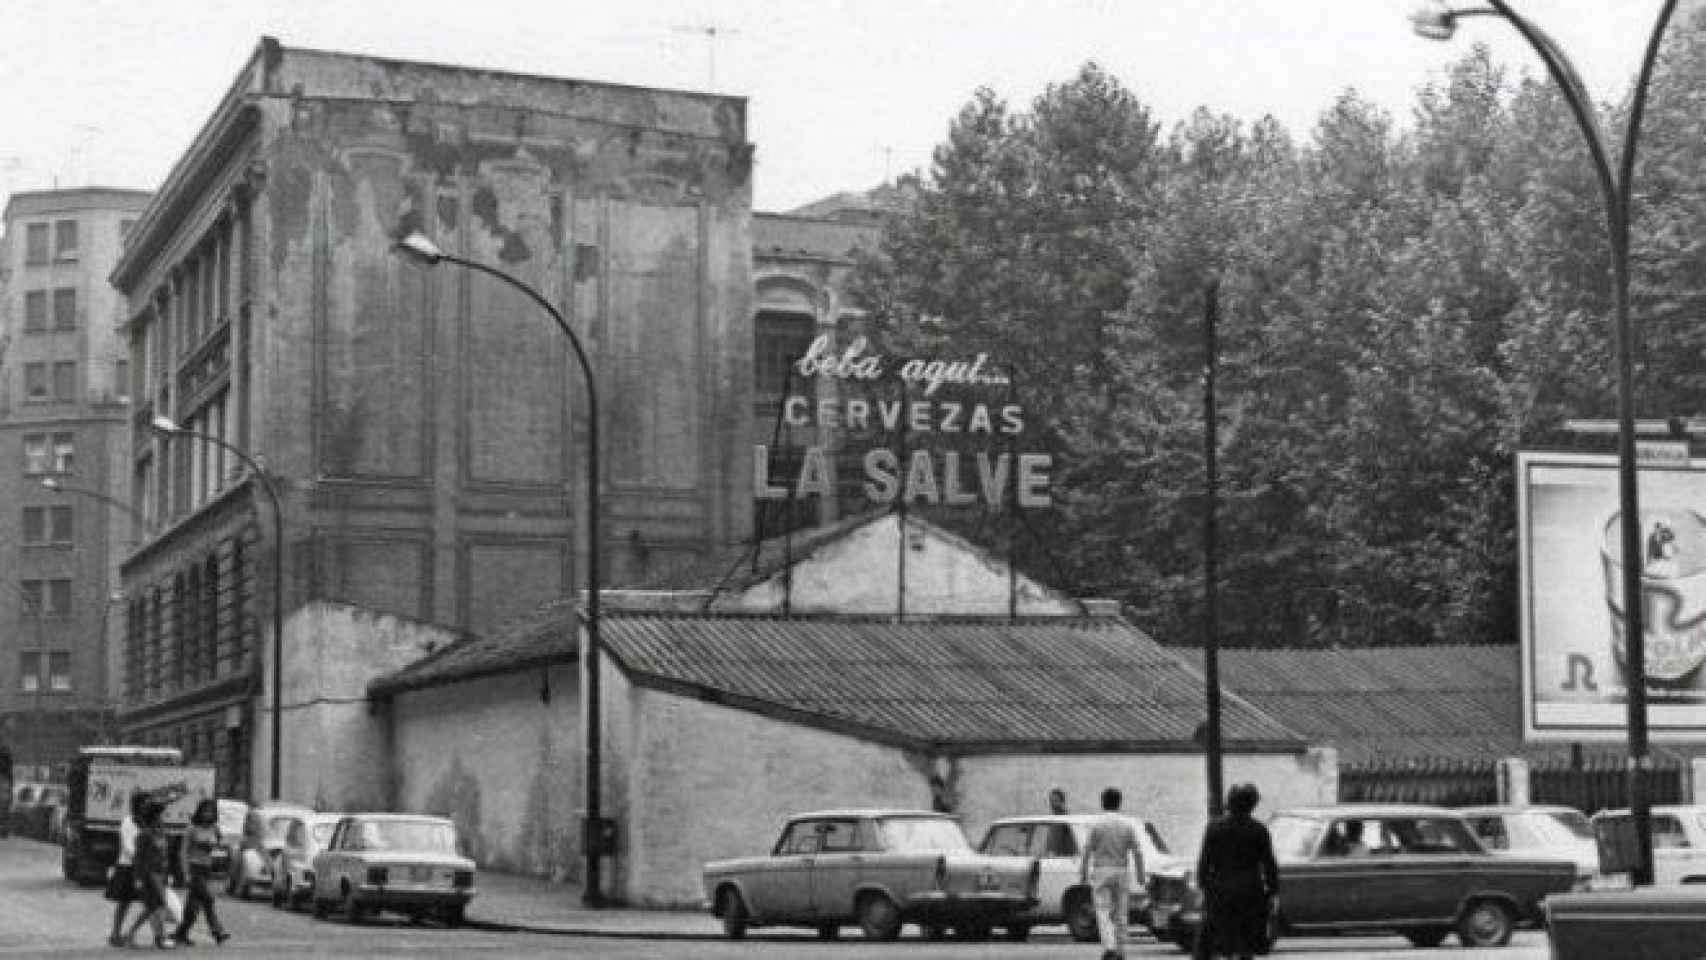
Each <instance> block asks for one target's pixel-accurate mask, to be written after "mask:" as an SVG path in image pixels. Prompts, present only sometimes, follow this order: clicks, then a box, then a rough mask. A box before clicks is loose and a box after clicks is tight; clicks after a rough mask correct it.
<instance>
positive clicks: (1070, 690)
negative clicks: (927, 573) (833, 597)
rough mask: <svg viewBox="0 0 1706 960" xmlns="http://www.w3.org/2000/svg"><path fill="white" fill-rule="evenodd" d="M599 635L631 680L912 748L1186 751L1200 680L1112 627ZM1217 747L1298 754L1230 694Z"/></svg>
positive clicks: (1285, 733) (978, 625)
mask: <svg viewBox="0 0 1706 960" xmlns="http://www.w3.org/2000/svg"><path fill="white" fill-rule="evenodd" d="M601 635H602V638H603V642H604V645H605V647H606V649H607V650H608V652H609V654H610V655H611V656H612V657H613V658H614V659H615V660H616V661H617V662H618V663H619V664H620V665H621V666H622V668H623V669H624V670H625V671H626V672H627V673H628V674H629V675H630V676H631V677H633V678H634V679H635V681H636V682H637V683H640V684H642V685H646V684H650V685H654V686H663V687H666V688H670V689H680V688H683V687H685V688H689V689H690V690H692V691H693V692H695V693H697V694H698V695H700V696H703V697H705V698H706V699H711V700H715V701H717V702H722V703H727V704H731V705H735V706H747V707H750V708H753V709H757V710H760V711H763V710H765V709H766V708H780V709H781V710H783V711H785V712H787V714H788V715H789V716H790V717H792V718H794V719H798V720H801V721H802V722H821V723H824V724H825V725H827V726H830V727H832V728H839V729H844V730H847V731H848V732H852V733H855V734H863V735H877V736H880V737H885V738H890V739H893V740H896V741H901V742H908V743H914V744H918V745H948V744H952V745H956V746H960V747H962V748H964V747H974V748H975V747H977V746H979V745H983V746H985V747H988V748H992V749H993V748H1008V747H1015V746H1020V745H1029V746H1035V747H1042V748H1047V747H1049V746H1057V747H1061V748H1070V746H1071V745H1072V744H1081V745H1089V744H1125V745H1130V746H1133V747H1144V748H1151V749H1154V748H1162V749H1195V747H1194V744H1193V740H1192V737H1193V734H1194V733H1195V731H1196V730H1197V728H1198V725H1199V724H1200V723H1201V722H1202V721H1203V719H1204V706H1203V679H1202V676H1201V674H1200V673H1198V672H1197V671H1196V670H1195V669H1193V668H1192V667H1190V666H1188V665H1186V664H1185V663H1183V662H1182V661H1180V660H1179V658H1177V657H1176V656H1174V655H1173V654H1172V653H1170V652H1169V651H1167V650H1166V649H1164V648H1162V647H1161V646H1160V645H1159V644H1157V643H1155V641H1154V640H1152V639H1150V638H1149V637H1148V636H1146V635H1145V634H1143V633H1142V632H1141V631H1139V630H1138V629H1137V628H1135V627H1133V626H1132V625H1131V624H1129V623H1127V622H1126V621H1124V620H1122V619H1118V618H1113V617H1106V618H1082V619H1081V618H1033V619H1026V620H1020V621H1008V620H1005V619H984V618H954V619H942V620H917V621H900V622H896V621H892V620H888V619H881V618H847V617H797V618H774V617H765V616H739V615H695V614H677V613H669V614H642V613H618V614H615V615H612V616H609V617H607V618H605V620H604V621H603V625H602V629H601ZM1223 719H1224V730H1225V735H1226V740H1227V744H1228V747H1229V748H1230V749H1239V748H1240V747H1242V748H1244V749H1284V750H1291V749H1302V748H1303V747H1304V746H1305V743H1304V742H1303V740H1302V739H1301V738H1299V737H1298V736H1297V735H1296V734H1295V733H1294V732H1293V731H1292V730H1290V729H1288V728H1287V727H1286V726H1285V725H1283V724H1281V723H1279V722H1278V721H1276V720H1275V719H1274V718H1273V717H1272V716H1270V715H1268V714H1266V713H1264V712H1263V711H1261V710H1259V709H1256V708H1254V707H1252V706H1251V705H1250V704H1249V703H1247V702H1245V701H1244V700H1242V699H1240V698H1239V697H1238V696H1236V695H1235V694H1228V695H1227V696H1226V697H1225V701H1224V704H1223Z"/></svg>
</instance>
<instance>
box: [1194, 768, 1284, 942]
mask: <svg viewBox="0 0 1706 960" xmlns="http://www.w3.org/2000/svg"><path fill="white" fill-rule="evenodd" d="M1261 799H1262V795H1261V794H1260V793H1259V792H1257V790H1256V787H1255V785H1254V784H1250V783H1240V784H1237V785H1235V786H1234V787H1233V788H1232V789H1231V790H1229V791H1227V794H1226V815H1225V816H1223V817H1221V818H1220V819H1218V820H1216V821H1214V822H1213V823H1211V824H1209V827H1208V831H1207V832H1206V833H1204V834H1203V841H1202V853H1201V854H1200V855H1199V856H1198V857H1197V882H1198V883H1200V884H1201V885H1202V891H1203V909H1204V916H1203V926H1202V931H1201V932H1200V933H1199V935H1198V937H1197V951H1196V953H1197V957H1198V958H1199V960H1208V958H1213V957H1223V956H1233V957H1237V958H1239V960H1251V958H1253V957H1254V956H1255V955H1256V954H1257V953H1262V952H1266V949H1267V940H1268V915H1269V913H1270V912H1271V911H1272V909H1273V905H1274V898H1275V897H1276V896H1278V895H1279V864H1277V863H1275V862H1274V842H1273V838H1272V837H1271V836H1269V835H1268V828H1267V827H1266V826H1265V825H1263V824H1261V823H1259V822H1257V821H1256V819H1255V817H1253V816H1252V815H1251V814H1253V813H1254V812H1255V809H1256V804H1257V803H1258V802H1260V801H1261Z"/></svg>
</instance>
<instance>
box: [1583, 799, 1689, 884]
mask: <svg viewBox="0 0 1706 960" xmlns="http://www.w3.org/2000/svg"><path fill="white" fill-rule="evenodd" d="M1633 820H1634V817H1633V815H1632V814H1630V812H1629V811H1628V809H1627V808H1625V809H1621V810H1601V811H1600V812H1598V813H1596V814H1594V815H1593V828H1594V833H1595V834H1596V835H1597V836H1598V837H1599V841H1600V843H1601V844H1602V845H1603V846H1604V847H1605V848H1607V849H1612V850H1615V849H1616V848H1617V847H1618V846H1619V842H1620V841H1622V842H1625V843H1632V842H1633V837H1634V826H1633ZM1649 822H1650V823H1651V824H1652V828H1653V885H1654V886H1659V887H1668V886H1678V885H1683V884H1706V806H1681V805H1670V804H1664V805H1660V804H1655V805H1654V806H1653V807H1652V810H1651V814H1650V817H1649ZM1609 885H1614V884H1608V886H1609Z"/></svg>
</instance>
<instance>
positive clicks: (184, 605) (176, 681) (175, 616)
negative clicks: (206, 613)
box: [166, 573, 190, 690]
mask: <svg viewBox="0 0 1706 960" xmlns="http://www.w3.org/2000/svg"><path fill="white" fill-rule="evenodd" d="M187 594H188V590H187V588H186V587H185V586H184V575H183V574H181V573H179V574H177V575H175V576H173V577H172V639H171V647H172V649H171V653H170V654H169V656H170V657H171V664H170V666H169V667H168V672H167V675H166V676H167V680H166V682H167V683H168V684H170V686H169V688H168V689H171V690H182V689H183V688H184V666H185V659H186V657H185V653H186V652H187V651H188V649H189V636H188V631H189V613H190V611H189V604H188V602H187V601H188V597H187Z"/></svg>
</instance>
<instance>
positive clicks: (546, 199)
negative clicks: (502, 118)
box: [461, 162, 570, 484]
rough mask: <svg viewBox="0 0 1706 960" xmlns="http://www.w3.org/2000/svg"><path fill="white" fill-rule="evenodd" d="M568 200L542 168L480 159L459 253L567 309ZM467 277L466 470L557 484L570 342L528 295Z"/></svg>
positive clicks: (485, 477)
mask: <svg viewBox="0 0 1706 960" xmlns="http://www.w3.org/2000/svg"><path fill="white" fill-rule="evenodd" d="M562 204H563V199H562V196H561V194H560V193H558V192H556V191H554V190H553V189H552V187H551V184H550V179H549V171H547V170H546V169H545V168H543V167H539V166H536V165H533V164H531V163H525V162H508V163H490V164H484V165H482V167H481V176H480V177H479V179H477V180H474V181H470V182H468V183H467V184H466V185H465V189H464V192H463V196H462V208H463V213H464V216H463V217H462V219H461V222H462V224H463V230H462V238H463V248H464V251H465V252H464V254H463V255H464V256H466V257H468V258H469V259H471V260H476V261H478V262H480V263H485V264H490V265H491V266H493V267H495V268H497V269H499V270H502V271H503V272H505V273H508V274H510V275H511V276H513V277H515V278H516V279H517V280H520V281H521V282H523V283H525V284H527V285H529V286H531V287H533V288H534V289H535V290H537V291H539V293H540V294H541V295H543V296H544V297H545V298H546V299H547V300H549V301H550V302H551V303H553V304H555V305H557V306H558V308H559V309H562V306H563V304H564V296H563V289H562V286H563V270H562V264H561V259H562V254H561V243H562V238H563V236H564V229H563V224H562V219H563V215H562ZM464 273H465V276H464V277H463V278H462V282H464V283H466V284H467V285H468V286H467V290H468V297H467V303H468V312H467V319H466V322H465V326H464V331H463V341H464V343H465V349H464V350H463V351H462V358H461V360H462V375H463V377H464V378H465V382H466V390H465V393H464V395H465V397H466V398H467V409H466V419H467V426H468V429H467V444H466V450H467V456H466V468H465V476H467V477H468V478H469V479H470V480H473V481H476V482H489V483H511V484H514V483H521V484H547V483H558V482H560V481H561V480H562V477H563V475H564V472H565V466H566V465H565V459H564V452H563V451H564V445H565V436H564V434H565V430H566V427H567V422H566V417H565V410H566V407H565V404H566V397H567V396H568V395H569V393H568V391H567V386H568V384H567V382H566V381H567V378H568V377H569V375H570V374H569V370H568V362H569V361H568V345H567V344H566V343H565V342H564V337H563V334H562V332H561V331H559V330H558V329H557V326H556V324H555V322H553V321H552V319H551V317H550V315H549V314H547V313H546V312H545V310H544V309H543V308H541V307H540V306H539V305H538V304H537V303H535V302H533V300H532V299H531V298H530V297H528V296H527V295H526V294H524V293H522V292H521V291H519V290H516V289H515V288H513V287H511V286H510V285H508V284H506V283H503V282H502V281H500V280H498V279H497V278H495V277H491V276H487V275H485V274H482V273H478V272H474V271H464Z"/></svg>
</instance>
